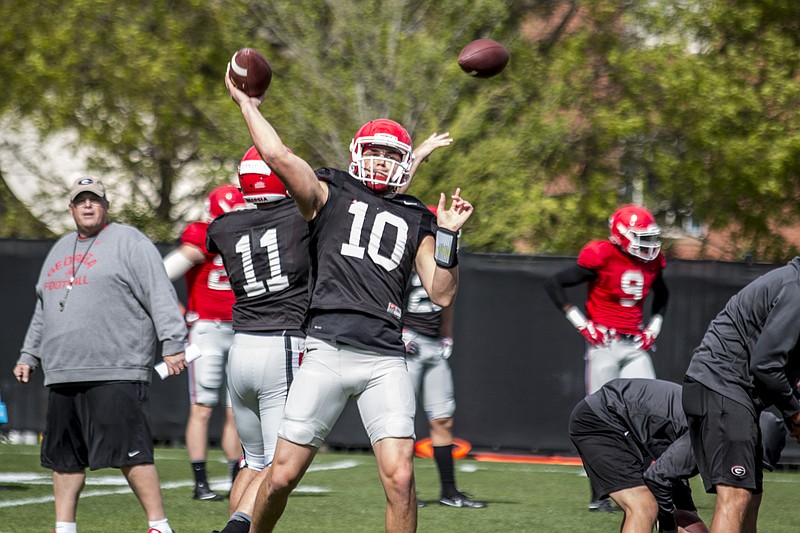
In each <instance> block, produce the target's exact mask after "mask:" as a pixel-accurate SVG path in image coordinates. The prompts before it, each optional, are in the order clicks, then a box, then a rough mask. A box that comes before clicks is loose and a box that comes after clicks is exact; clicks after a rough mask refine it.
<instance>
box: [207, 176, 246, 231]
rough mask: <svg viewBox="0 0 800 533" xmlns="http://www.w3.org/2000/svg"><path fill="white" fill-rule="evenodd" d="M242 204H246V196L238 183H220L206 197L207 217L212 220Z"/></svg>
mask: <svg viewBox="0 0 800 533" xmlns="http://www.w3.org/2000/svg"><path fill="white" fill-rule="evenodd" d="M242 206H244V198H243V197H242V193H241V191H239V189H238V188H237V187H236V185H231V184H226V185H220V186H219V187H216V188H214V190H212V191H211V192H210V193H208V198H206V218H207V219H208V221H209V222H211V221H212V220H214V219H215V218H217V217H218V216H220V215H221V214H223V213H227V212H229V211H233V210H234V209H238V208H240V207H242Z"/></svg>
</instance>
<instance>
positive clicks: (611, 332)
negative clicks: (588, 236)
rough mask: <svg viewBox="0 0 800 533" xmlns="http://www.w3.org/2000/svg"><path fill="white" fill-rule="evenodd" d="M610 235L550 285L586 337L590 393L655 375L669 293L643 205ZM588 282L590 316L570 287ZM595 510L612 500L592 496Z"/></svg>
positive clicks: (612, 224)
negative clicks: (654, 356) (649, 301)
mask: <svg viewBox="0 0 800 533" xmlns="http://www.w3.org/2000/svg"><path fill="white" fill-rule="evenodd" d="M608 225H609V232H610V235H609V239H608V240H602V241H601V240H597V241H591V242H589V243H588V244H586V246H584V247H583V249H582V250H581V252H580V254H579V255H578V260H577V264H575V265H574V266H571V267H569V268H566V269H564V270H562V271H561V272H558V273H557V274H555V275H554V276H552V277H551V278H549V279H548V280H547V281H546V283H545V289H546V290H547V293H548V294H549V295H550V298H551V299H552V300H553V302H554V303H555V304H556V306H557V307H558V308H559V309H560V310H561V311H563V312H564V314H565V316H566V317H567V320H569V321H570V323H571V324H572V325H573V326H575V329H577V330H578V332H579V333H580V334H581V335H583V337H584V338H585V339H586V342H587V347H586V356H585V358H586V394H587V395H588V394H592V393H594V392H596V391H597V390H599V389H600V387H602V386H603V385H605V384H606V383H608V382H609V381H611V380H612V379H616V378H650V379H653V378H655V377H656V373H655V370H654V368H653V362H652V360H651V359H650V355H649V354H648V351H649V350H650V348H652V347H653V344H654V343H655V340H656V337H658V334H659V333H660V332H661V325H662V323H663V321H664V313H665V311H666V307H667V301H668V297H669V293H668V291H667V286H666V284H665V283H664V279H663V277H662V271H663V270H664V268H665V267H666V265H667V262H666V259H665V258H664V255H663V254H662V253H661V242H660V241H659V238H658V237H659V235H660V234H661V228H660V227H659V226H658V224H657V223H656V220H655V218H654V217H653V215H652V214H651V213H650V211H648V210H647V209H645V208H644V207H641V206H638V205H625V206H622V207H620V208H619V209H617V210H616V211H615V212H614V214H613V215H611V218H609V220H608ZM583 283H588V284H589V294H588V298H587V300H586V315H584V314H583V312H581V310H580V309H579V308H578V307H576V306H575V305H573V304H572V303H571V302H570V301H569V300H568V299H567V295H566V291H565V289H566V288H568V287H574V286H576V285H580V284H583ZM651 290H652V292H653V305H652V309H651V313H650V315H651V316H650V321H649V322H648V324H647V326H644V322H643V315H644V313H643V308H644V301H645V299H646V298H647V295H648V294H649V293H650V292H651ZM589 509H590V510H592V511H597V510H600V511H613V509H612V508H611V507H610V503H609V502H608V501H599V502H598V501H596V499H595V498H592V503H591V504H590V505H589Z"/></svg>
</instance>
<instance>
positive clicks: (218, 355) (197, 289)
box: [164, 185, 244, 501]
mask: <svg viewBox="0 0 800 533" xmlns="http://www.w3.org/2000/svg"><path fill="white" fill-rule="evenodd" d="M243 205H244V197H243V196H242V193H241V192H240V191H239V189H238V188H237V187H236V186H234V185H220V186H219V187H217V188H215V189H214V190H213V191H211V193H210V194H209V195H208V199H207V200H206V220H204V221H196V222H192V223H191V224H189V225H188V226H187V227H186V229H184V231H183V234H182V235H181V246H180V247H179V248H178V249H177V250H175V251H173V252H171V253H170V254H169V255H167V256H166V257H165V258H164V267H165V268H166V269H167V275H168V276H169V279H170V280H171V281H175V280H177V279H178V278H180V277H181V276H184V275H185V277H186V285H187V288H188V293H189V294H188V302H187V311H186V322H187V324H189V325H190V328H191V329H190V330H189V344H190V345H196V346H197V347H198V348H199V349H200V353H201V355H202V357H200V358H199V359H197V360H196V361H195V362H193V363H192V364H191V365H189V400H190V402H191V408H190V411H189V420H188V421H187V423H186V449H187V451H188V453H189V461H190V462H191V464H192V470H193V472H194V476H195V485H194V494H193V497H194V499H196V500H206V501H216V500H221V499H222V497H221V496H220V495H218V494H217V493H215V492H214V491H213V490H211V488H210V487H209V485H208V478H207V473H206V453H207V450H208V422H209V419H210V418H211V412H212V411H213V409H214V406H216V405H217V402H218V401H219V393H220V391H225V396H226V398H225V402H226V403H225V405H226V407H227V408H226V410H225V413H226V416H225V426H224V428H223V432H222V450H223V452H224V453H225V457H226V458H227V460H228V465H229V467H230V470H231V476H232V477H235V475H236V470H237V465H238V462H239V458H240V457H241V454H242V449H241V444H240V443H239V437H238V436H237V434H236V426H235V424H234V421H233V411H232V409H231V400H230V396H229V395H228V393H227V388H226V387H225V383H224V380H223V374H224V369H225V363H226V360H227V356H228V350H229V349H230V347H231V343H232V342H233V327H232V325H231V322H232V320H233V317H232V311H231V308H232V306H233V303H234V301H235V298H234V295H233V291H231V286H230V283H229V282H228V275H227V274H226V272H225V267H224V266H223V264H222V258H221V257H220V256H219V255H218V254H211V253H209V252H208V250H207V249H206V230H207V229H208V225H209V223H210V222H211V221H212V220H214V219H215V218H217V217H218V216H220V215H221V214H223V213H226V212H229V211H233V210H234V209H236V208H238V207H241V206H243Z"/></svg>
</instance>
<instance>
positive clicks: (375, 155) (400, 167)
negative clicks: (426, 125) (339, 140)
mask: <svg viewBox="0 0 800 533" xmlns="http://www.w3.org/2000/svg"><path fill="white" fill-rule="evenodd" d="M413 159H414V154H413V150H412V148H411V136H410V135H409V134H408V132H407V131H406V129H405V128H404V127H403V126H401V125H400V124H398V123H397V122H395V121H393V120H389V119H385V118H379V119H376V120H372V121H370V122H367V123H366V124H364V125H363V126H361V128H360V129H359V130H358V132H357V133H356V136H355V137H353V141H352V142H351V143H350V168H349V172H350V175H351V176H353V177H354V178H356V179H357V180H360V181H361V182H362V183H364V185H366V186H367V187H369V188H370V189H372V190H374V191H376V192H385V191H387V190H388V189H389V188H390V187H393V188H397V187H402V186H403V185H405V184H406V183H408V179H409V175H408V173H409V172H410V170H411V161H412V160H413Z"/></svg>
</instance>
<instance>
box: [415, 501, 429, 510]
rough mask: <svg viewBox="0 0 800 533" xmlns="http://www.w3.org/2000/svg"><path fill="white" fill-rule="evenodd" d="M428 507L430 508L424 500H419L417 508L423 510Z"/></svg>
mask: <svg viewBox="0 0 800 533" xmlns="http://www.w3.org/2000/svg"><path fill="white" fill-rule="evenodd" d="M427 506H428V502H426V501H424V500H417V508H418V509H422V508H423V507H427Z"/></svg>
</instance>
